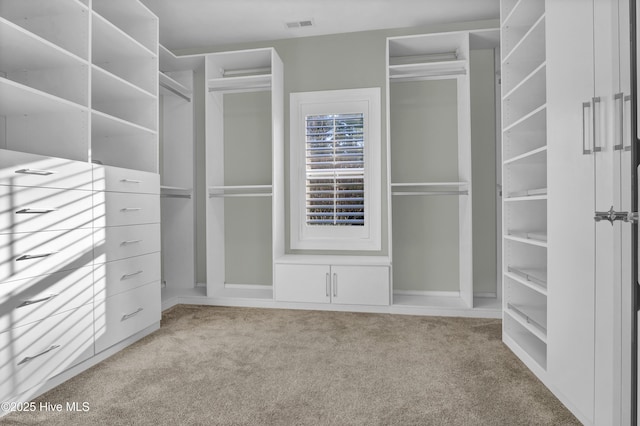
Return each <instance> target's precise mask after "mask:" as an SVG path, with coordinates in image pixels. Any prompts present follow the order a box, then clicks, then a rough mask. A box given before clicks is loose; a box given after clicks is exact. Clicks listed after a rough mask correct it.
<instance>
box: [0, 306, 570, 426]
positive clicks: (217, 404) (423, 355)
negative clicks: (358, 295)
mask: <svg viewBox="0 0 640 426" xmlns="http://www.w3.org/2000/svg"><path fill="white" fill-rule="evenodd" d="M500 333H501V329H500V321H499V320H485V319H463V318H441V317H416V316H401V315H384V314H359V313H341V312H313V311H291V310H270V309H251V308H219V307H203V306H177V307H175V308H173V309H172V310H170V311H168V312H166V313H165V314H164V316H163V321H162V327H161V329H160V330H159V331H157V332H156V333H154V334H153V335H151V336H148V337H147V338H145V339H143V340H141V341H139V342H138V343H136V344H134V345H132V346H130V347H129V348H127V349H126V350H123V351H122V352H120V353H118V354H116V355H114V356H113V357H111V358H110V359H108V360H106V361H105V362H103V363H101V364H99V365H97V366H95V367H93V368H91V369H90V370H88V371H86V372H84V373H83V374H81V375H79V376H77V377H75V378H73V379H72V380H70V381H68V382H66V383H64V384H63V385H61V386H59V387H57V388H55V389H53V390H52V391H50V392H48V393H47V394H45V395H43V396H41V397H40V398H38V400H37V402H40V401H45V402H52V403H58V402H60V403H63V404H64V403H66V402H67V401H81V402H88V403H89V406H90V409H89V411H88V412H86V413H67V412H62V413H43V412H36V413H12V414H11V415H9V416H7V417H5V418H3V419H0V423H4V424H8V425H31V424H46V425H65V426H66V425H474V426H478V425H508V426H515V425H553V426H558V425H576V424H580V423H579V422H578V421H577V420H576V419H575V418H574V417H573V416H572V415H571V414H570V413H569V412H568V411H567V410H566V409H565V408H564V407H563V406H562V404H560V403H559V402H558V400H556V399H555V398H554V396H553V395H552V394H551V393H550V392H549V391H548V390H547V389H546V388H545V387H544V386H543V385H542V384H541V383H540V382H539V381H538V380H537V379H536V378H535V377H534V376H533V374H531V373H530V372H529V371H528V370H527V369H526V368H525V367H524V365H523V364H522V363H521V362H520V361H519V360H518V359H517V358H516V357H515V356H514V355H513V354H512V353H511V352H510V351H509V350H508V349H507V348H506V347H505V346H504V344H503V343H502V342H501V340H500Z"/></svg>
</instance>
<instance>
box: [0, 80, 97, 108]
mask: <svg viewBox="0 0 640 426" xmlns="http://www.w3.org/2000/svg"><path fill="white" fill-rule="evenodd" d="M71 111H77V112H86V111H87V107H86V106H84V105H80V104H77V103H75V102H71V101H68V100H66V99H62V98H59V97H57V96H54V95H50V94H49V93H45V92H42V91H40V90H37V89H33V88H31V87H28V86H25V85H23V84H20V83H16V82H14V81H12V80H8V79H6V78H3V77H0V115H4V116H11V115H26V114H40V113H57V112H71Z"/></svg>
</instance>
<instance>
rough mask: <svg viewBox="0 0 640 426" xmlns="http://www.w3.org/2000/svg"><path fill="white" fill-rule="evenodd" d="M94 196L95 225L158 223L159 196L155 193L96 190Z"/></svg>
mask: <svg viewBox="0 0 640 426" xmlns="http://www.w3.org/2000/svg"><path fill="white" fill-rule="evenodd" d="M94 198H95V202H94V204H95V208H96V226H122V225H139V224H145V223H160V197H159V196H157V195H153V194H131V193H122V192H97V193H96V194H95V195H94ZM103 200H104V201H103Z"/></svg>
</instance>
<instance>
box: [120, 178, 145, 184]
mask: <svg viewBox="0 0 640 426" xmlns="http://www.w3.org/2000/svg"><path fill="white" fill-rule="evenodd" d="M120 182H122V183H142V181H141V180H135V179H120Z"/></svg>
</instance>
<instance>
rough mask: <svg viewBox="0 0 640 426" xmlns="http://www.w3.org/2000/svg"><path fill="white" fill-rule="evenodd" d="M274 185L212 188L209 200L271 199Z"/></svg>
mask: <svg viewBox="0 0 640 426" xmlns="http://www.w3.org/2000/svg"><path fill="white" fill-rule="evenodd" d="M272 190H273V186H272V185H223V186H210V187H209V198H214V197H228V198H233V197H238V198H240V197H271V196H272V195H273V193H272V192H271V191H272Z"/></svg>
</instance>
